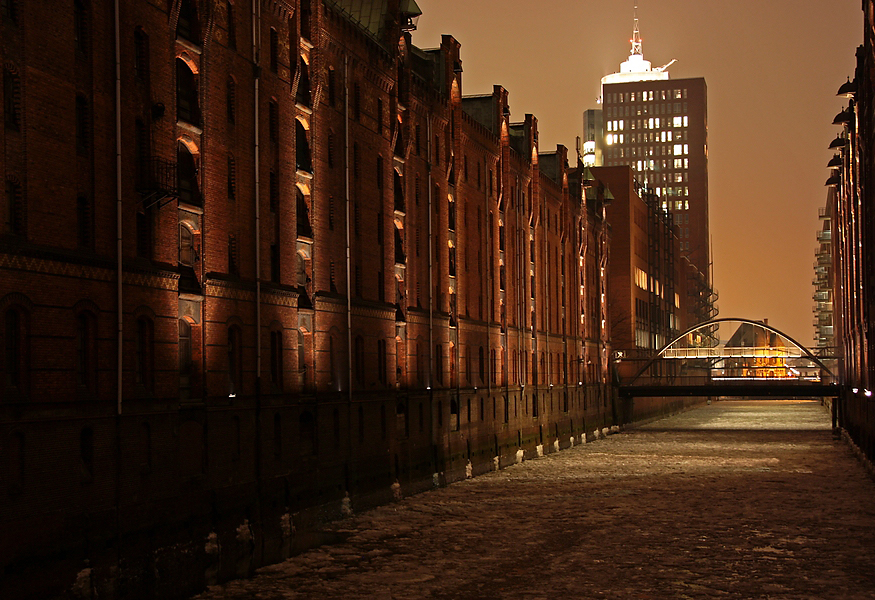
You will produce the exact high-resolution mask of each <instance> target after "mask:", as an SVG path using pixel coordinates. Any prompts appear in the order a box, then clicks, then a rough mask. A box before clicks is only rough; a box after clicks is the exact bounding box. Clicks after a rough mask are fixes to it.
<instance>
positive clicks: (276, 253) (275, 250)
mask: <svg viewBox="0 0 875 600" xmlns="http://www.w3.org/2000/svg"><path fill="white" fill-rule="evenodd" d="M280 274H281V269H280V247H279V245H278V244H271V245H270V280H271V281H272V282H273V283H279V282H280Z"/></svg>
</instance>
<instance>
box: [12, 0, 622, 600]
mask: <svg viewBox="0 0 875 600" xmlns="http://www.w3.org/2000/svg"><path fill="white" fill-rule="evenodd" d="M418 13H419V9H418V8H417V7H416V4H415V3H414V2H413V1H412V0H382V1H380V0H375V1H373V2H352V1H351V0H324V1H322V2H318V1H317V2H313V1H311V0H268V1H266V2H262V3H260V4H258V5H257V6H255V7H254V8H253V6H252V5H251V4H250V3H244V2H241V1H240V0H229V1H224V2H203V1H199V0H169V1H168V2H163V3H154V2H145V1H131V2H119V3H118V5H117V7H116V6H114V5H113V3H110V2H107V1H96V0H95V1H92V2H89V1H87V0H76V1H75V2H73V3H72V5H71V7H70V8H69V10H58V9H57V8H56V7H54V6H49V5H43V4H40V3H29V2H28V3H25V2H23V1H21V0H8V1H4V2H3V4H2V15H0V21H2V23H0V27H2V32H3V35H2V42H0V45H2V52H3V68H4V77H3V97H4V105H3V111H4V127H3V136H4V137H3V140H4V152H3V153H2V154H0V160H2V170H3V172H4V173H5V182H6V183H5V185H6V187H5V195H4V197H3V198H4V201H3V202H4V203H3V205H2V209H3V215H4V221H3V231H2V235H0V313H2V321H0V336H2V344H0V352H2V361H0V368H2V388H0V393H2V397H0V448H2V456H3V460H4V462H3V466H2V476H0V508H2V515H3V516H2V517H0V521H2V525H3V528H4V533H5V534H4V540H5V541H4V542H2V543H0V564H2V565H4V566H5V569H6V573H7V576H6V577H5V578H4V579H3V582H2V583H0V593H2V595H4V596H7V597H13V596H16V595H20V594H23V593H32V594H36V595H52V594H58V593H60V592H61V591H63V590H70V589H72V588H73V586H80V587H81V586H85V587H86V588H87V587H91V588H93V589H94V590H96V591H97V592H98V593H99V594H100V595H101V596H103V597H179V596H185V595H188V594H190V593H192V592H194V591H197V590H198V589H199V588H200V587H202V586H203V585H204V584H207V583H210V582H213V581H217V580H222V579H227V578H230V577H234V576H240V575H246V574H247V573H250V572H251V571H252V569H254V568H255V567H256V566H258V565H260V564H265V563H268V562H272V561H278V560H281V559H282V558H283V557H284V556H288V555H289V553H291V552H293V551H295V550H296V549H299V548H300V547H301V546H300V544H302V543H303V542H302V541H301V540H300V539H299V538H297V537H296V536H295V531H296V530H301V529H306V528H308V527H312V526H313V524H314V523H316V522H318V521H319V520H321V519H324V518H328V517H331V516H334V515H339V514H340V513H341V511H342V510H344V509H345V504H344V502H343V499H344V497H345V495H346V494H349V496H350V497H351V498H352V505H353V507H354V508H362V507H366V506H368V505H370V504H373V503H375V502H382V501H385V500H387V499H388V498H390V497H391V491H390V490H391V487H390V486H391V485H392V484H393V483H394V482H396V481H398V482H399V483H400V485H401V489H402V491H403V492H405V493H407V492H413V491H416V490H420V489H425V488H427V487H429V486H431V485H432V482H433V481H437V482H438V483H440V482H442V481H447V480H454V479H459V478H463V477H465V476H466V475H469V474H475V473H478V472H483V471H486V470H490V469H493V468H495V467H496V466H504V465H507V464H510V463H512V462H514V461H515V460H516V455H517V451H518V450H519V449H524V450H526V451H528V452H529V455H530V456H531V455H535V454H537V453H540V452H548V451H552V450H554V449H558V448H560V447H565V446H567V445H569V444H570V443H572V442H573V441H574V440H577V441H578V442H579V441H580V440H581V435H582V434H584V433H585V432H590V434H591V433H592V432H593V431H594V430H596V429H599V428H602V427H605V426H609V425H611V424H613V423H615V422H616V421H617V419H618V416H617V414H616V411H617V408H616V406H615V405H614V403H613V398H612V395H611V393H610V388H609V387H608V385H607V383H608V373H609V369H608V356H609V352H610V347H609V345H608V337H607V319H606V315H605V311H606V307H607V299H606V270H605V269H606V266H607V231H606V228H605V226H604V213H603V209H602V207H601V204H600V203H599V202H593V201H589V200H588V198H587V196H586V193H585V192H586V190H585V188H586V186H587V185H588V182H586V181H581V177H580V174H579V172H578V173H577V175H575V173H574V172H573V171H570V170H569V168H568V165H567V156H566V150H565V148H564V147H561V146H560V147H557V148H556V149H555V150H554V151H550V152H541V149H540V148H539V146H538V125H537V120H536V119H535V118H534V117H533V116H531V115H525V117H524V118H523V119H521V120H519V121H512V120H511V118H510V109H509V106H508V93H507V91H506V90H504V89H503V88H501V87H498V86H496V87H495V89H494V90H493V92H492V94H487V95H485V96H474V97H466V96H463V94H462V79H463V70H462V61H461V58H460V45H459V43H458V42H457V41H456V40H454V39H453V38H452V37H449V36H445V37H444V38H443V39H442V40H441V43H440V46H439V47H438V48H436V49H434V50H421V49H419V48H416V47H414V46H413V45H412V44H411V41H410V35H409V30H410V29H411V28H412V20H413V19H414V18H415V17H416V16H417V15H418ZM253 36H254V37H253ZM116 57H118V61H117V60H116ZM80 591H81V590H80Z"/></svg>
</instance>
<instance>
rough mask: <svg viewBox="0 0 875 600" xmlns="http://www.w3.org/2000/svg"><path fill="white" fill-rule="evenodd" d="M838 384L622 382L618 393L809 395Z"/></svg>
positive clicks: (830, 392)
mask: <svg viewBox="0 0 875 600" xmlns="http://www.w3.org/2000/svg"><path fill="white" fill-rule="evenodd" d="M840 391H841V386H839V385H835V384H828V383H812V382H808V381H806V382H799V381H788V382H775V381H774V380H772V381H768V382H751V381H745V382H717V383H710V384H705V383H701V384H679V385H670V384H643V385H621V386H620V395H621V396H623V397H626V398H635V397H640V398H644V397H654V396H668V397H671V396H732V397H744V396H751V397H780V398H810V397H830V398H834V397H837V396H838V395H839V393H840Z"/></svg>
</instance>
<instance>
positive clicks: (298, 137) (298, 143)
mask: <svg viewBox="0 0 875 600" xmlns="http://www.w3.org/2000/svg"><path fill="white" fill-rule="evenodd" d="M295 164H296V168H297V169H298V171H304V172H305V173H312V172H313V163H312V161H311V159H310V141H309V140H308V139H307V130H306V129H305V128H304V125H303V123H301V121H299V120H298V119H295Z"/></svg>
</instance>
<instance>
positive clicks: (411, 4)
mask: <svg viewBox="0 0 875 600" xmlns="http://www.w3.org/2000/svg"><path fill="white" fill-rule="evenodd" d="M326 3H327V4H329V5H331V6H333V7H334V8H335V9H336V10H338V11H340V12H341V13H343V14H345V15H346V17H347V18H348V19H349V20H350V21H352V22H353V23H355V24H356V25H358V26H359V27H361V28H362V29H363V30H364V31H365V32H366V33H367V34H368V35H370V36H371V37H372V38H374V40H376V41H377V42H382V41H383V30H384V28H385V26H386V14H387V13H388V11H389V3H388V0H326ZM400 12H401V14H402V15H406V16H407V17H418V16H419V15H421V14H422V10H421V9H420V8H419V6H418V5H417V4H416V0H401V10H400Z"/></svg>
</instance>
